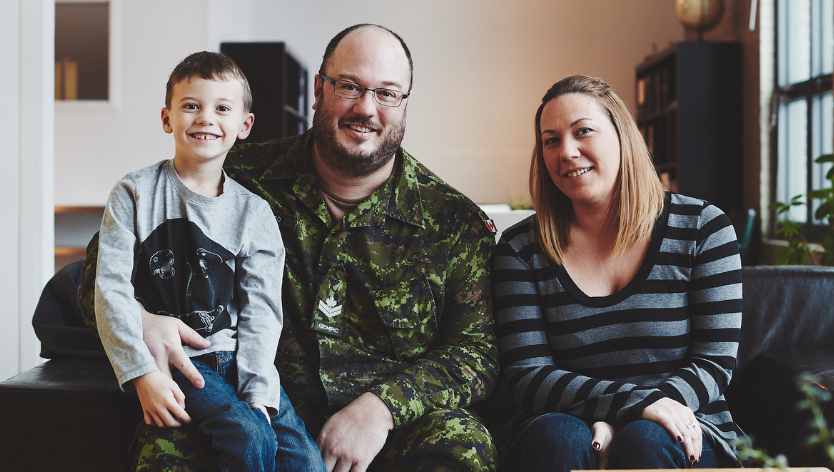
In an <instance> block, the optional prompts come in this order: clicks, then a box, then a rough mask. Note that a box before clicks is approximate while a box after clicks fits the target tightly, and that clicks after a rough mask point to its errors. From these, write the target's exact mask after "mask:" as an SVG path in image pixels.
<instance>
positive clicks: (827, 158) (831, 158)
mask: <svg viewBox="0 0 834 472" xmlns="http://www.w3.org/2000/svg"><path fill="white" fill-rule="evenodd" d="M814 162H818V163H820V164H821V163H823V162H834V154H823V155H821V156H820V157H818V158H816V159H814Z"/></svg>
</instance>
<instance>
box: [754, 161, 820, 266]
mask: <svg viewBox="0 0 834 472" xmlns="http://www.w3.org/2000/svg"><path fill="white" fill-rule="evenodd" d="M815 162H817V163H825V162H834V154H824V155H822V156H820V157H818V158H816V159H815ZM825 179H826V180H827V181H828V182H829V186H828V187H827V188H823V189H819V190H811V191H809V192H808V193H807V194H805V195H801V194H800V195H796V196H795V197H793V198H791V200H790V202H787V203H783V202H773V203H771V204H770V205H769V206H768V208H771V209H774V210H776V216H777V218H778V217H779V216H780V215H783V214H786V213H788V211H789V210H790V209H791V208H793V207H795V206H803V205H807V204H809V203H810V202H811V201H812V200H821V201H822V204H820V206H819V207H818V208H817V209H816V211H814V218H816V219H817V220H825V221H827V228H826V230H825V232H824V234H823V236H822V240H821V241H820V243H819V246H820V247H821V250H815V249H814V248H812V246H811V243H810V242H808V240H807V239H806V237H805V234H804V233H803V231H802V225H801V224H800V223H797V222H796V221H792V220H790V219H789V218H786V219H783V220H779V221H778V222H777V229H776V235H777V236H780V237H782V238H784V239H785V240H786V241H787V243H788V244H787V246H784V247H780V248H778V249H777V250H776V264H777V265H781V264H806V263H807V262H808V261H810V262H811V263H812V264H819V265H829V266H830V265H834V167H832V168H831V169H829V170H828V174H827V175H826V176H825Z"/></svg>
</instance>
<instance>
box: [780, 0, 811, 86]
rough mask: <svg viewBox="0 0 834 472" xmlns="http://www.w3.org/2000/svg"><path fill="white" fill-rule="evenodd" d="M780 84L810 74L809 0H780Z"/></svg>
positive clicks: (809, 76)
mask: <svg viewBox="0 0 834 472" xmlns="http://www.w3.org/2000/svg"><path fill="white" fill-rule="evenodd" d="M777 14H778V18H779V25H778V28H779V32H778V35H777V36H778V38H779V51H778V54H779V85H787V84H790V83H795V82H803V81H805V80H808V79H809V78H811V35H810V32H811V0H780V1H779V11H778V13H777Z"/></svg>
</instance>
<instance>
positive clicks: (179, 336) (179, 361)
mask: <svg viewBox="0 0 834 472" xmlns="http://www.w3.org/2000/svg"><path fill="white" fill-rule="evenodd" d="M140 309H141V310H142V337H143V338H144V340H145V344H146V345H147V346H148V349H149V350H150V351H151V355H152V356H153V358H154V360H155V361H156V366H157V367H159V371H160V372H162V373H163V374H164V375H165V376H167V377H168V378H169V379H170V378H171V366H173V367H175V368H176V369H178V370H179V371H180V372H182V373H183V374H184V375H185V376H186V377H187V378H188V380H190V381H191V383H192V384H194V386H195V387H196V388H203V385H205V380H203V376H202V375H200V373H199V372H198V371H197V368H196V367H194V364H192V363H191V359H189V358H188V356H187V355H186V354H185V351H184V350H183V348H182V343H183V342H185V343H186V344H189V345H191V346H193V347H195V348H197V349H205V348H207V347H209V346H210V345H211V343H210V342H209V341H208V340H206V339H205V338H203V337H202V336H200V335H199V334H197V332H196V331H194V330H193V329H191V328H189V327H188V326H186V324H185V323H183V322H182V321H180V320H178V319H176V318H173V317H170V316H163V315H154V314H152V313H148V312H147V311H145V308H144V307H142V306H141V305H140Z"/></svg>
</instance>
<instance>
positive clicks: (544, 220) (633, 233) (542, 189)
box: [530, 75, 664, 264]
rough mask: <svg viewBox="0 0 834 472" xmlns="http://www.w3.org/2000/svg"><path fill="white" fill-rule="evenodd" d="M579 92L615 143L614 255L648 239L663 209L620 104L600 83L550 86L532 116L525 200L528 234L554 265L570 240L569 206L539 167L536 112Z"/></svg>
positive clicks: (585, 80)
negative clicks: (529, 213)
mask: <svg viewBox="0 0 834 472" xmlns="http://www.w3.org/2000/svg"><path fill="white" fill-rule="evenodd" d="M569 93H579V94H584V95H588V96H589V97H593V98H594V99H596V101H597V102H598V103H599V104H600V105H601V106H602V108H603V109H604V110H605V111H606V112H607V113H608V117H609V118H610V119H611V122H612V123H613V124H614V128H616V130H617V135H618V136H619V139H620V172H619V176H618V179H617V183H616V188H615V189H614V200H613V201H612V202H611V211H613V212H614V216H615V219H614V220H613V224H615V225H616V226H617V239H616V242H615V244H614V254H621V253H623V252H624V251H625V250H626V248H628V247H630V246H632V245H634V244H636V243H638V242H640V241H644V240H645V239H646V238H650V237H651V232H652V228H653V227H654V221H655V220H656V219H657V217H658V216H659V215H660V213H661V211H662V210H663V195H664V189H663V185H662V184H661V183H660V179H659V178H658V176H657V171H656V170H655V168H654V164H653V163H652V158H651V155H650V154H649V150H648V148H647V147H646V143H645V141H644V140H643V136H642V134H641V133H640V130H639V129H637V124H636V123H635V122H634V119H633V118H632V117H631V114H630V113H629V112H628V109H627V108H626V106H625V104H624V103H623V101H622V100H620V97H618V96H617V95H616V94H615V93H614V92H613V91H612V90H611V87H610V86H609V85H608V84H607V83H605V81H603V80H602V79H598V78H595V77H588V76H584V75H572V76H570V77H565V78H564V79H562V80H560V81H559V82H556V83H555V84H554V85H553V86H552V87H551V88H550V90H548V91H547V93H546V94H545V95H544V97H543V98H542V103H541V105H539V109H538V111H537V112H536V147H535V149H534V150H533V159H532V164H531V165H530V195H531V197H532V200H533V208H534V209H535V210H536V218H535V221H536V224H535V226H534V232H535V233H536V237H537V239H538V241H539V244H540V245H541V247H542V249H544V252H545V253H546V254H547V255H548V257H550V259H552V260H553V261H554V262H556V263H557V264H561V263H562V261H563V260H564V258H563V253H564V250H565V248H566V247H567V245H568V241H569V238H570V223H571V215H572V212H573V207H572V206H571V201H570V199H569V198H568V197H567V196H566V195H565V194H564V193H562V191H561V190H559V188H558V187H556V184H554V183H553V179H552V178H551V177H550V173H549V172H548V171H547V167H546V166H545V163H544V155H543V152H542V138H541V117H542V110H543V109H544V107H545V105H547V104H548V103H549V102H550V101H551V100H553V99H554V98H556V97H559V96H561V95H565V94H569Z"/></svg>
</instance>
